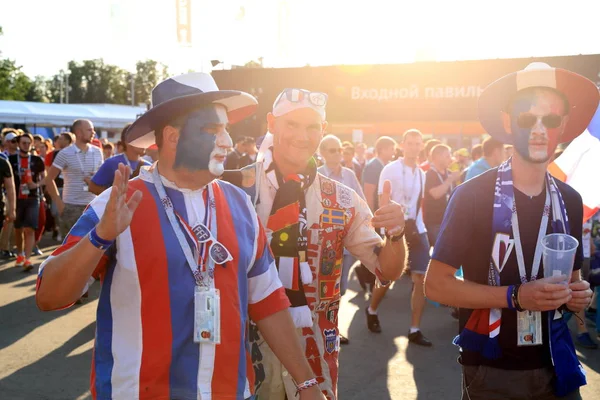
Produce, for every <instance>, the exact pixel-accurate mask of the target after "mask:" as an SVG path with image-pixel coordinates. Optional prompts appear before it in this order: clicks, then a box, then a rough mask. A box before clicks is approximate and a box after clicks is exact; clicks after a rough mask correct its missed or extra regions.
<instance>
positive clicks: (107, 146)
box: [102, 142, 115, 150]
mask: <svg viewBox="0 0 600 400" xmlns="http://www.w3.org/2000/svg"><path fill="white" fill-rule="evenodd" d="M114 148H115V145H114V144H112V143H111V142H108V143H104V144H103V145H102V150H109V149H110V150H114Z"/></svg>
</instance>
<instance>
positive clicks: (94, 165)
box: [77, 147, 96, 175]
mask: <svg viewBox="0 0 600 400" xmlns="http://www.w3.org/2000/svg"><path fill="white" fill-rule="evenodd" d="M78 149H79V148H78ZM88 151H90V152H92V164H93V165H92V171H93V170H94V168H96V154H95V153H94V152H93V151H92V149H91V148H90V147H88V148H87V151H86V152H85V153H84V152H83V151H82V150H81V149H79V153H78V154H77V161H79V167H81V173H82V174H83V175H85V168H84V165H83V163H82V162H81V157H80V155H81V154H85V155H84V156H83V157H84V158H83V159H84V161H85V158H86V155H87V152H88Z"/></svg>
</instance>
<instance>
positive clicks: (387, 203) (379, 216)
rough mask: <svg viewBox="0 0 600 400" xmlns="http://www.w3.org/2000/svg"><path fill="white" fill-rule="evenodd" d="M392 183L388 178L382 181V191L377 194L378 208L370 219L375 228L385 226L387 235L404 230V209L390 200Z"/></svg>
mask: <svg viewBox="0 0 600 400" xmlns="http://www.w3.org/2000/svg"><path fill="white" fill-rule="evenodd" d="M391 197H392V183H391V182H390V181H388V180H386V181H385V182H383V191H382V193H381V195H380V196H379V205H380V207H379V209H378V210H377V211H375V216H374V217H373V219H371V224H372V225H373V227H375V228H385V230H386V232H387V234H388V235H389V236H394V235H397V234H399V233H401V232H402V231H403V230H404V210H403V209H402V206H401V205H400V204H398V203H396V202H394V201H392V200H391Z"/></svg>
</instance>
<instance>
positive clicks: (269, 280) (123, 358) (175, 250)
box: [38, 170, 289, 400]
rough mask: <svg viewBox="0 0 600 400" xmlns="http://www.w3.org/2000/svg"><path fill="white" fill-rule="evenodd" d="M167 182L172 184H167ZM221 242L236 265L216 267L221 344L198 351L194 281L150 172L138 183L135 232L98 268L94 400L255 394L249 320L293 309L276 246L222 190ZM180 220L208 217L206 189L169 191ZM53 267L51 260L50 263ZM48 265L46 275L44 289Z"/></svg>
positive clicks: (92, 214)
mask: <svg viewBox="0 0 600 400" xmlns="http://www.w3.org/2000/svg"><path fill="white" fill-rule="evenodd" d="M163 181H164V180H163ZM210 184H211V185H213V191H214V203H215V206H216V223H217V226H218V230H217V240H218V241H219V242H221V243H222V244H224V245H225V247H227V249H228V250H229V251H230V253H231V254H232V256H233V261H230V262H228V263H226V264H225V266H224V267H223V266H220V265H216V266H215V279H214V284H215V287H216V288H217V289H219V290H220V293H221V344H218V345H214V344H198V343H194V342H193V336H192V335H193V326H194V285H195V283H194V279H193V277H192V273H191V271H190V268H189V266H188V264H187V262H186V258H185V256H184V253H183V251H182V250H181V246H180V244H179V242H178V241H177V238H176V236H175V234H174V232H173V229H172V227H171V225H170V223H169V221H168V218H167V215H166V213H165V211H164V208H163V206H162V204H161V202H160V198H159V196H158V194H157V192H156V190H155V187H154V184H153V183H152V176H151V173H150V172H149V171H144V170H143V171H142V173H141V174H140V177H139V178H137V179H134V180H132V181H130V184H129V194H128V196H130V195H131V194H133V192H134V191H135V190H140V191H142V193H143V198H142V201H141V203H140V205H139V207H138V209H137V210H136V212H135V214H134V217H133V220H132V222H131V225H130V227H129V228H127V229H126V230H125V231H124V232H123V233H122V234H121V235H119V237H118V238H117V240H116V243H115V245H114V246H113V247H112V248H111V249H109V250H108V251H107V252H106V254H105V255H104V256H103V259H102V261H101V262H100V264H99V265H98V268H97V269H96V273H95V274H97V275H98V276H100V277H101V279H102V290H101V294H100V299H99V303H98V310H97V328H96V340H95V346H94V357H93V361H92V372H91V392H92V395H93V397H94V398H95V399H102V400H104V399H127V400H131V399H152V400H158V399H194V400H196V399H202V400H210V399H245V398H248V397H251V396H252V395H253V393H254V371H253V367H252V361H251V357H250V354H249V345H248V339H249V338H248V329H247V327H248V321H249V319H250V318H251V319H252V320H254V321H258V320H261V319H263V318H265V317H267V316H269V315H271V314H274V313H276V312H278V311H280V310H283V309H286V308H287V307H288V306H289V301H288V299H287V297H286V295H285V291H284V290H283V288H282V287H281V282H280V281H279V278H278V275H277V271H276V268H275V264H274V262H273V258H272V255H271V253H270V250H269V247H268V243H267V240H266V237H265V234H264V232H263V228H262V226H261V224H260V223H259V221H258V219H257V216H256V213H255V211H254V209H253V207H252V204H251V203H250V201H249V199H248V197H247V196H246V194H245V193H244V192H242V191H241V190H240V189H238V188H236V187H234V186H232V185H230V184H228V183H225V182H222V181H213V182H212V183H210ZM165 186H166V191H167V195H168V196H169V198H170V199H171V201H172V203H173V206H174V208H175V211H176V212H177V213H178V214H179V215H181V216H182V218H183V219H185V220H186V221H187V222H188V223H189V224H190V225H191V226H193V225H194V224H195V223H196V222H197V221H196V219H197V218H198V217H201V216H203V215H204V212H203V211H202V212H198V210H199V209H200V210H201V209H203V207H205V205H204V201H203V194H202V192H203V191H202V190H199V191H189V190H187V191H186V190H183V189H181V190H180V189H176V188H175V187H174V186H173V185H169V184H168V182H165ZM109 196H110V189H108V190H106V191H105V192H103V193H102V194H101V195H100V196H98V197H97V198H96V199H95V200H94V201H93V202H92V203H91V204H90V205H89V206H88V208H87V209H86V211H85V212H84V214H83V215H82V216H81V218H80V219H79V220H78V221H77V223H76V224H75V226H74V227H73V229H72V230H71V232H70V233H69V235H68V236H67V238H66V239H65V242H64V244H63V245H62V246H61V247H59V248H58V249H57V250H56V251H55V252H54V253H53V255H52V256H51V257H50V258H52V257H55V256H57V255H58V254H60V253H63V252H65V251H66V250H68V249H70V248H71V247H73V246H74V245H75V244H77V243H78V242H79V240H81V239H82V238H84V237H85V236H86V235H87V233H88V232H89V231H90V230H91V229H92V228H93V227H94V226H95V225H96V224H97V223H98V221H99V219H100V218H101V216H102V214H103V212H104V208H105V206H106V203H107V202H108V199H109ZM50 258H49V259H50ZM46 263H47V261H46V262H44V263H43V264H42V266H41V267H40V272H39V277H38V288H39V286H40V285H41V284H43V272H44V267H45V265H46Z"/></svg>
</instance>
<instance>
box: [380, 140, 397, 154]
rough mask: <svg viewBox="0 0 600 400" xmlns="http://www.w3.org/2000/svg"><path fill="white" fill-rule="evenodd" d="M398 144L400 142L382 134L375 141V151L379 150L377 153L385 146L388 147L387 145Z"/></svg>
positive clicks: (393, 145)
mask: <svg viewBox="0 0 600 400" xmlns="http://www.w3.org/2000/svg"><path fill="white" fill-rule="evenodd" d="M397 145H398V143H397V142H396V141H395V140H394V139H392V138H391V137H389V136H380V137H379V138H377V140H376V141H375V151H376V152H377V154H379V153H380V152H381V150H383V149H384V148H386V147H394V148H395V147H396V146H397Z"/></svg>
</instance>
